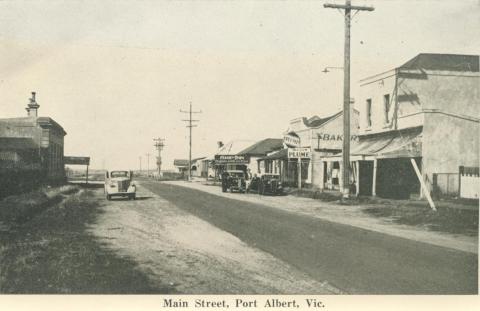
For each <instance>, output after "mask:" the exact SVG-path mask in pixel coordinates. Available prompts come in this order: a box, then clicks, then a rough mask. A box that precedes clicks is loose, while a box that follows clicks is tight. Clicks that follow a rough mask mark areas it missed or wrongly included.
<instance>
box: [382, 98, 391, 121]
mask: <svg viewBox="0 0 480 311" xmlns="http://www.w3.org/2000/svg"><path fill="white" fill-rule="evenodd" d="M389 111H390V94H385V95H383V112H384V116H385V118H384V120H385V124H388V123H390V120H389V119H388V112H389Z"/></svg>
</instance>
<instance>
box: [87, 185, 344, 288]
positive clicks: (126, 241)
mask: <svg viewBox="0 0 480 311" xmlns="http://www.w3.org/2000/svg"><path fill="white" fill-rule="evenodd" d="M94 195H95V197H96V199H97V200H98V201H99V202H101V209H102V212H103V213H101V214H100V215H99V216H98V218H97V221H96V222H95V224H94V225H92V226H91V227H90V229H89V230H90V232H91V233H92V234H93V235H94V236H95V237H97V238H98V239H99V240H100V241H101V242H102V245H104V247H107V248H108V249H109V250H110V251H113V252H114V253H115V254H117V255H118V256H121V257H126V258H129V259H130V260H133V261H134V262H135V263H136V264H138V271H139V273H142V274H144V275H146V276H147V277H148V278H149V279H150V281H151V283H152V284H156V283H158V284H165V285H166V286H168V287H169V288H170V289H171V291H172V292H177V293H182V294H192V293H195V294H224V293H231V294H266V293H270V294H271V293H282V294H289V293H312V294H331V293H341V292H340V291H339V290H338V289H336V288H335V287H333V286H331V285H330V284H328V282H324V281H322V280H314V279H312V278H311V277H309V276H307V275H306V274H305V273H304V272H301V271H300V270H299V269H296V268H294V267H292V266H290V265H288V264H286V263H284V262H283V261H281V260H279V259H276V258H275V257H273V256H272V255H270V254H268V253H266V252H264V251H261V250H259V249H257V248H255V247H252V246H249V245H247V244H245V243H244V242H242V241H241V240H239V239H238V238H237V237H235V236H234V235H232V234H230V233H227V232H225V231H222V230H220V229H218V228H216V227H214V226H212V225H211V224H209V223H208V222H206V221H203V220H201V219H199V218H197V217H195V216H193V215H191V214H189V213H187V212H185V211H183V210H181V209H179V208H178V207H176V206H175V205H174V204H172V203H170V202H168V201H166V200H165V199H163V198H161V197H159V196H158V195H155V194H153V193H152V192H150V191H148V190H147V189H145V188H143V187H139V192H138V199H137V200H136V201H128V200H122V199H117V200H113V201H106V200H105V199H104V198H103V192H102V190H100V189H99V190H96V191H95V193H94ZM200 207H201V206H199V208H200Z"/></svg>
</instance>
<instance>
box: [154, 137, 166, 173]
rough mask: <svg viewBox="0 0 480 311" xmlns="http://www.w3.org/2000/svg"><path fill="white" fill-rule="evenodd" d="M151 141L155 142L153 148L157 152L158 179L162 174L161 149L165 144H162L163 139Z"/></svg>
mask: <svg viewBox="0 0 480 311" xmlns="http://www.w3.org/2000/svg"><path fill="white" fill-rule="evenodd" d="M153 141H154V142H155V144H154V146H155V148H156V149H157V151H158V156H157V168H158V177H159V178H160V175H161V173H162V150H163V147H165V144H164V141H165V139H163V138H160V137H159V138H154V139H153Z"/></svg>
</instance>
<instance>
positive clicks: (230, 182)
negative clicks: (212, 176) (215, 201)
mask: <svg viewBox="0 0 480 311" xmlns="http://www.w3.org/2000/svg"><path fill="white" fill-rule="evenodd" d="M229 189H230V192H233V191H238V192H241V193H243V192H245V190H246V182H245V173H244V172H243V171H237V170H231V171H225V172H223V173H222V192H227V190H229Z"/></svg>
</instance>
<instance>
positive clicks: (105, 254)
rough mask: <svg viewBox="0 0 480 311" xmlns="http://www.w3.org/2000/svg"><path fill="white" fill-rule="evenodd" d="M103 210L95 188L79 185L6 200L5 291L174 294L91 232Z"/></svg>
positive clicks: (2, 241) (2, 233)
mask: <svg viewBox="0 0 480 311" xmlns="http://www.w3.org/2000/svg"><path fill="white" fill-rule="evenodd" d="M99 213H101V210H100V208H99V206H98V201H97V200H96V199H95V197H94V196H93V195H92V191H91V190H85V189H80V188H79V187H78V186H66V187H60V188H55V189H47V190H44V191H43V192H42V191H37V192H34V193H30V194H25V195H22V196H20V197H19V198H7V200H3V201H1V202H0V217H2V218H0V219H1V220H2V221H3V224H4V226H3V227H0V262H1V266H0V293H4V294H7V293H15V294H41V293H50V294H62V293H64V294H126V293H128V294H139V293H143V294H146V293H170V292H171V291H172V290H171V288H170V287H168V286H160V285H158V284H155V285H154V284H151V283H150V281H149V279H148V278H147V276H146V275H144V274H143V273H142V272H140V271H139V270H137V265H136V263H135V262H134V261H132V260H131V259H130V258H127V257H119V256H118V255H116V254H115V253H113V251H111V250H109V249H108V248H107V247H106V246H105V245H103V244H102V242H100V241H98V240H97V239H96V238H95V237H94V236H92V235H91V234H90V233H89V232H88V228H89V225H91V224H93V223H94V222H95V221H96V219H97V216H98V215H99ZM4 215H6V216H8V217H6V218H3V216H4Z"/></svg>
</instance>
